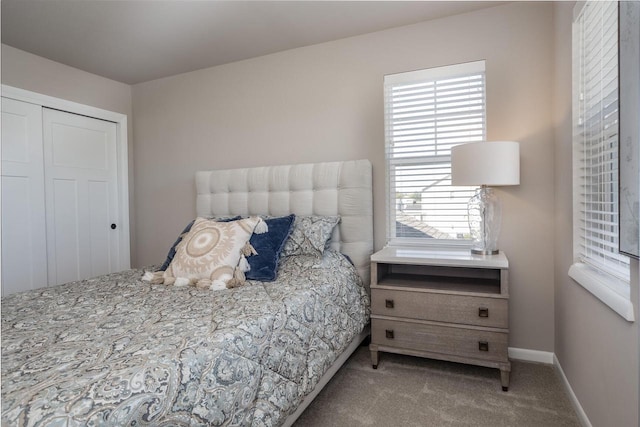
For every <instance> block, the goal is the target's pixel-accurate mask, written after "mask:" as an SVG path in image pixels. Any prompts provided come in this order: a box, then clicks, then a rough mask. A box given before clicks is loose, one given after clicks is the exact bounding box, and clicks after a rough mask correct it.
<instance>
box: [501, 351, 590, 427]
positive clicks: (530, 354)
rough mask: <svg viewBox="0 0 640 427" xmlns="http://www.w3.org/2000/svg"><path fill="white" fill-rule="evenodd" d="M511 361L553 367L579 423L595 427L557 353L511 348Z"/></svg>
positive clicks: (584, 426) (586, 426)
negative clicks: (572, 386) (574, 390)
mask: <svg viewBox="0 0 640 427" xmlns="http://www.w3.org/2000/svg"><path fill="white" fill-rule="evenodd" d="M509 359H514V360H522V361H524V362H535V363H544V364H546V365H553V366H554V368H555V370H556V371H557V372H558V375H559V376H560V381H561V382H562V386H563V387H564V389H565V391H566V392H567V395H568V396H569V401H570V402H571V405H572V406H573V409H574V410H575V411H576V416H577V417H578V421H579V422H580V425H581V426H582V427H593V426H592V425H591V421H589V418H588V417H587V413H586V412H584V409H582V405H581V404H580V401H579V400H578V397H577V396H576V394H575V393H574V392H573V389H572V388H571V384H569V380H568V379H567V376H566V375H565V374H564V371H563V370H562V366H561V365H560V361H559V360H558V358H557V357H556V355H555V353H551V352H549V351H538V350H529V349H526V348H515V347H509Z"/></svg>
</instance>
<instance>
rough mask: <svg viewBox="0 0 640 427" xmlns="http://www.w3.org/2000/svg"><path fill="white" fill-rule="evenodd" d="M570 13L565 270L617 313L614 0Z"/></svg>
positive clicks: (623, 269)
mask: <svg viewBox="0 0 640 427" xmlns="http://www.w3.org/2000/svg"><path fill="white" fill-rule="evenodd" d="M575 12H576V13H575V14H574V16H575V18H574V23H573V72H574V76H573V138H574V149H573V185H574V189H573V193H574V196H573V197H574V213H573V222H574V226H573V227H574V232H573V234H574V258H575V262H576V263H575V264H574V266H572V268H571V270H570V271H569V274H570V275H571V277H573V278H574V279H576V280H577V281H578V282H579V283H580V284H582V285H583V286H585V287H586V288H587V289H589V290H590V291H591V292H592V293H594V294H595V295H596V296H599V297H600V299H602V300H603V301H605V302H606V303H607V304H609V305H610V306H612V308H614V310H616V311H618V312H619V313H620V311H626V310H628V308H629V307H630V302H629V301H628V300H629V258H627V257H626V256H624V255H621V254H619V253H618V220H619V216H618V4H617V2H599V1H598V2H595V1H594V2H586V3H580V4H578V5H577V6H576V11H575ZM625 299H626V302H625V301H624V300H625ZM606 300H611V301H618V302H607V301H606ZM619 304H622V305H624V306H625V307H626V308H625V307H619ZM631 313H632V309H631ZM621 314H622V313H621Z"/></svg>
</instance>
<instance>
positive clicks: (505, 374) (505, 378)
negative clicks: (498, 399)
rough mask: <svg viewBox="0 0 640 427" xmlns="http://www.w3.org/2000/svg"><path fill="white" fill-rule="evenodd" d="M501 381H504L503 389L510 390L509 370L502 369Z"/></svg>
mask: <svg viewBox="0 0 640 427" xmlns="http://www.w3.org/2000/svg"><path fill="white" fill-rule="evenodd" d="M500 382H501V383H502V391H509V371H507V370H506V369H500Z"/></svg>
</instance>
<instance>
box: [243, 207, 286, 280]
mask: <svg viewBox="0 0 640 427" xmlns="http://www.w3.org/2000/svg"><path fill="white" fill-rule="evenodd" d="M295 218H296V216H295V215H294V214H291V215H289V216H283V217H277V218H266V219H265V218H263V219H264V222H266V223H267V226H268V227H269V231H268V232H267V233H263V234H257V233H253V235H252V236H251V240H249V243H251V246H253V248H254V249H255V250H256V252H257V255H253V256H250V257H249V259H248V261H249V266H250V267H251V269H249V271H247V272H246V274H245V276H247V279H249V280H260V281H262V282H271V281H273V280H275V279H276V277H277V276H278V262H279V261H280V254H281V253H282V250H283V249H284V245H285V243H286V241H287V238H288V237H289V235H290V234H291V231H292V230H293V222H294V220H295Z"/></svg>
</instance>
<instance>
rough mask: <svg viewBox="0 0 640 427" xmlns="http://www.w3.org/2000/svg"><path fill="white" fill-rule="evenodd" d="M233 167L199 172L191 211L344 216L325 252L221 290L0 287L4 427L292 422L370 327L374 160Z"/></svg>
mask: <svg viewBox="0 0 640 427" xmlns="http://www.w3.org/2000/svg"><path fill="white" fill-rule="evenodd" d="M237 171H239V170H232V171H214V172H209V173H207V174H206V178H205V179H206V180H209V178H211V182H215V183H216V184H215V185H213V184H212V185H211V187H212V189H211V191H209V190H207V191H202V190H201V188H202V187H203V185H198V208H197V211H198V215H246V214H254V213H255V214H282V213H285V212H292V213H296V214H301V215H304V214H333V215H341V217H342V220H341V222H340V224H339V226H337V227H335V229H334V231H333V235H332V238H331V239H330V241H328V242H327V248H326V250H325V251H324V254H323V255H322V256H321V257H314V256H307V255H295V256H287V257H286V258H284V259H282V260H281V262H280V266H279V271H278V276H277V279H276V280H275V281H272V282H259V281H247V282H246V283H245V284H244V285H243V286H240V287H236V288H232V289H223V290H217V291H212V290H210V289H198V288H196V287H189V286H183V287H181V286H167V285H162V284H151V283H147V282H144V281H142V280H141V279H142V277H143V271H142V270H135V269H134V270H128V271H124V272H120V273H113V274H109V275H105V276H100V277H97V278H92V279H87V280H83V281H78V282H73V283H68V284H64V285H59V286H55V287H51V288H43V289H39V290H34V291H29V292H24V293H19V294H14V295H9V296H6V297H3V298H2V365H1V369H2V393H1V394H2V416H1V422H2V425H7V426H14V425H15V426H22V425H24V426H84V425H94V426H103V425H106V426H121V425H151V426H162V425H165V426H200V425H228V426H236V425H238V426H241V425H242V426H244V425H246V426H280V425H291V424H292V423H293V422H294V420H295V419H296V417H297V416H299V414H300V413H301V412H302V411H303V410H304V408H305V407H306V406H307V405H308V404H309V403H310V401H311V400H312V399H313V397H314V396H315V395H316V394H317V393H318V392H319V390H320V389H321V388H322V387H323V386H324V385H325V384H326V383H327V381H328V380H329V379H330V378H331V376H332V375H333V374H334V373H335V372H336V371H337V370H338V369H339V366H340V364H342V363H344V361H345V360H346V359H347V358H348V356H349V355H350V354H351V352H353V350H354V349H355V348H357V346H358V345H359V344H360V342H361V341H362V339H363V338H364V337H365V336H366V333H367V329H366V328H367V324H368V322H369V296H368V268H369V264H368V261H369V255H370V253H371V252H372V245H373V244H372V242H373V235H372V231H371V230H372V221H371V211H372V208H371V165H370V163H369V162H367V161H352V162H335V163H323V164H308V165H298V166H275V167H270V168H255V169H245V170H243V171H246V172H242V173H240V175H238V174H237V173H236V172H237ZM256 174H257V175H256ZM255 176H259V177H261V179H262V178H265V177H266V179H267V181H268V183H267V184H264V183H262V181H261V180H258V179H255V178H252V177H255ZM305 176H311V177H312V178H311V179H310V180H308V182H307V181H306V180H305ZM239 177H240V178H239ZM283 177H284V178H286V177H288V178H287V179H289V180H290V186H291V187H295V188H290V189H289V193H287V194H289V195H291V196H292V197H291V198H290V199H287V200H283V194H284V193H283V186H284V184H283V182H284V181H283V179H284V178H283ZM200 179H201V181H202V180H203V177H202V176H201V177H200ZM239 179H240V181H243V180H244V182H245V184H242V185H240V184H238V182H239V181H238V180H239ZM221 180H222V181H224V180H228V181H229V182H230V184H229V185H223V186H221V185H220V184H219V182H220V181H221ZM301 182H302V184H300V183H301ZM327 182H329V183H330V185H329V186H330V187H332V188H334V189H335V191H333V190H331V191H329V192H327V191H325V190H327V189H328V188H324V187H327V184H326V183H327ZM255 183H257V184H255ZM254 185H258V186H259V187H260V188H262V186H265V185H266V186H268V187H269V188H268V191H266V192H264V191H257V190H256V189H255V188H253V187H252V186H254ZM309 185H310V186H311V188H309V191H310V192H311V194H312V195H311V196H310V197H306V196H305V197H303V199H304V203H300V202H296V197H297V196H300V194H301V191H302V190H301V188H302V189H304V187H305V186H309ZM204 186H207V185H206V184H205V185H204ZM214 187H216V188H217V187H220V188H221V190H220V191H218V189H216V188H214ZM285 187H286V186H285ZM221 191H222V192H226V193H228V194H227V195H226V198H227V199H226V200H227V202H225V198H224V196H221V195H220V192H221ZM205 193H206V194H205ZM241 193H251V194H253V195H254V196H257V199H256V200H258V201H259V203H257V204H256V203H252V202H251V200H252V197H253V196H250V197H245V196H242V194H241ZM239 195H240V196H241V197H240V199H242V200H244V201H245V202H247V201H248V203H244V204H236V203H235V202H234V200H236V198H237V197H238V196H239ZM201 196H202V197H201ZM271 196H273V197H271ZM334 198H335V202H334V201H333V199H334ZM319 202H322V203H319ZM309 203H310V205H309ZM220 206H222V207H220ZM239 206H240V207H239ZM261 206H262V207H261ZM309 206H312V207H309ZM345 255H347V256H345ZM354 264H355V267H354Z"/></svg>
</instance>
